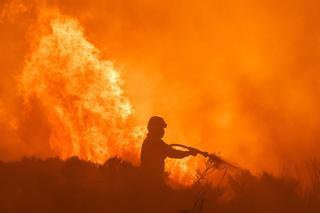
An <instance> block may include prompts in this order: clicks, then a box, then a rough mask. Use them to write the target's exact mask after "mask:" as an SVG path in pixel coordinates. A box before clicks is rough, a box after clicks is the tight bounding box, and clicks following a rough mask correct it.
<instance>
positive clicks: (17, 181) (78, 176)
mask: <svg viewBox="0 0 320 213" xmlns="http://www.w3.org/2000/svg"><path fill="white" fill-rule="evenodd" d="M314 174H318V176H317V175H315V178H314V181H315V182H314V183H313V190H311V191H309V192H308V193H306V192H304V193H302V191H301V187H300V186H299V184H298V183H297V182H295V181H293V180H290V179H288V178H278V177H273V176H271V175H269V174H267V173H263V174H262V175H261V176H254V175H252V174H250V173H249V172H243V173H241V174H238V175H236V176H232V177H231V176H229V177H226V180H225V181H226V183H227V185H228V188H222V187H219V188H216V187H210V186H208V185H203V184H194V185H192V186H190V187H185V188H179V189H173V188H170V187H168V186H151V185H150V184H148V181H147V178H146V177H143V175H141V174H140V173H139V169H138V168H136V167H134V166H132V165H131V164H130V163H128V162H125V161H122V160H121V159H118V158H111V159H109V160H108V161H107V162H106V163H105V164H104V165H96V164H92V163H89V162H86V161H82V160H79V159H78V158H76V157H74V158H70V159H68V160H67V161H62V160H60V159H58V158H51V159H46V160H40V159H35V158H28V159H27V158H26V159H23V160H21V161H18V162H7V163H5V162H0V184H1V186H0V212H1V213H6V212H46V213H50V212H59V213H60V212H68V213H72V212H77V213H82V212H218V213H229V212H246V213H251V212H259V213H260V212H266V213H273V212H276V213H278V212H279V213H285V212H290V213H296V212H301V213H305V212H320V188H319V182H320V176H319V173H317V172H316V171H315V172H314ZM317 181H318V182H317ZM201 209H202V210H201Z"/></svg>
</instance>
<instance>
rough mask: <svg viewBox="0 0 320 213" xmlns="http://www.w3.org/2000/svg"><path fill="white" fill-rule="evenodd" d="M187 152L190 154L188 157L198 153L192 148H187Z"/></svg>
mask: <svg viewBox="0 0 320 213" xmlns="http://www.w3.org/2000/svg"><path fill="white" fill-rule="evenodd" d="M189 152H190V155H192V156H196V155H197V154H198V153H199V151H198V150H197V149H195V148H192V147H189Z"/></svg>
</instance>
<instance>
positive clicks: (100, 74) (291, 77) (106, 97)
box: [0, 0, 320, 183]
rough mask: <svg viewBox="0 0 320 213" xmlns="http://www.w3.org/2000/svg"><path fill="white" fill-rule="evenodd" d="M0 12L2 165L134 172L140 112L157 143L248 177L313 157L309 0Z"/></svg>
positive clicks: (315, 41)
mask: <svg viewBox="0 0 320 213" xmlns="http://www.w3.org/2000/svg"><path fill="white" fill-rule="evenodd" d="M285 2H286V1H285ZM0 6H1V7H0V8H1V12H0V24H1V29H4V30H3V32H2V33H1V34H0V44H1V47H2V49H3V50H5V51H1V52H0V63H1V67H2V70H3V72H2V73H1V76H0V77H1V79H0V83H1V84H0V89H1V93H0V126H1V131H2V132H1V134H0V135H1V141H3V142H2V144H1V145H0V155H1V156H2V157H1V160H2V159H3V160H12V159H18V158H21V157H23V156H30V155H35V156H39V157H48V156H56V155H58V156H60V157H61V158H63V159H65V158H68V157H70V156H74V155H76V156H79V157H80V158H82V159H86V160H90V161H93V162H97V163H103V162H104V161H105V160H106V159H107V158H109V157H112V156H119V157H121V158H124V159H126V160H130V161H131V162H134V163H137V162H138V156H139V152H140V146H141V143H142V141H143V137H144V134H145V128H144V127H145V125H146V123H147V120H148V118H149V117H150V116H152V115H161V116H163V117H164V118H165V119H166V121H167V123H168V128H167V129H166V131H167V132H166V136H165V138H164V140H165V141H166V142H167V143H183V144H186V145H189V146H195V147H197V148H199V149H201V150H205V151H209V152H217V153H220V154H221V156H222V157H225V158H227V159H230V160H231V161H233V162H237V163H238V164H239V165H241V166H243V167H245V168H248V169H250V170H252V171H255V172H260V171H263V170H267V171H269V172H271V173H274V174H279V170H280V168H282V167H283V166H284V165H286V164H287V163H288V164H294V163H297V162H305V161H308V160H310V159H312V158H317V157H318V153H319V151H320V146H319V140H320V134H319V126H320V122H319V119H318V117H319V115H320V110H319V109H320V102H319V92H320V87H319V85H320V81H319V79H320V78H319V72H318V70H319V68H320V63H319V58H320V43H319V41H320V40H319V38H320V31H319V27H318V22H319V20H320V16H319V14H320V13H319V12H318V11H317V9H316V8H319V7H320V3H319V2H318V1H308V2H305V1H302V0H301V1H299V0H298V1H294V3H292V2H290V1H288V2H287V4H286V3H283V4H280V3H279V2H278V1H267V0H265V1H259V2H253V1H250V0H245V1H241V2H239V1H231V2H224V1H209V0H201V1H200V2H199V3H197V4H196V3H195V2H194V1H191V0H190V1H184V3H180V2H179V3H178V2H175V1H172V2H171V1H170V2H164V1H147V0H138V1H118V0H110V1H108V3H101V2H98V1H77V0H65V1H55V0H48V1H42V0H30V1H22V0H12V1H9V0H8V1H3V2H0ZM53 8H55V9H53ZM201 163H202V158H201V157H197V158H187V159H184V160H181V161H180V160H168V164H167V171H170V176H171V177H172V178H173V179H174V180H178V181H179V182H187V183H190V181H191V180H192V178H193V172H194V171H195V170H196V169H197V168H198V166H199V164H201Z"/></svg>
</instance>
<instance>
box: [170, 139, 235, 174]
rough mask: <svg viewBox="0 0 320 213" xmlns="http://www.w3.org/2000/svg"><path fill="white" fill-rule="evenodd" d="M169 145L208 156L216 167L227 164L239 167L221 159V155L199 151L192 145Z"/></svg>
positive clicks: (233, 167) (231, 166)
mask: <svg viewBox="0 0 320 213" xmlns="http://www.w3.org/2000/svg"><path fill="white" fill-rule="evenodd" d="M170 146H171V147H181V148H184V149H188V150H190V151H195V152H196V153H197V154H200V155H202V156H203V157H205V158H208V159H209V161H211V162H213V163H214V164H215V165H216V166H217V167H220V166H222V165H224V166H227V167H229V168H232V169H237V170H239V169H240V168H239V167H238V166H235V165H234V164H232V163H229V162H227V161H225V160H223V159H222V158H221V157H219V156H218V155H216V154H213V153H208V152H204V151H201V150H199V149H196V148H193V147H190V146H185V145H182V144H170Z"/></svg>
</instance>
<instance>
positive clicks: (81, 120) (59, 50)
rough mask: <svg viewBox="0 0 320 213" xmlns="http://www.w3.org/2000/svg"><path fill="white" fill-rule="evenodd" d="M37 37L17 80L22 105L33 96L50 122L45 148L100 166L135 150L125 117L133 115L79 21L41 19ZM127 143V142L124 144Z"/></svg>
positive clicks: (55, 16)
mask: <svg viewBox="0 0 320 213" xmlns="http://www.w3.org/2000/svg"><path fill="white" fill-rule="evenodd" d="M43 22H45V23H46V22H47V23H49V27H50V29H49V33H47V34H45V35H41V36H40V37H39V38H38V40H36V41H35V42H36V43H35V44H34V45H35V48H34V50H33V51H32V53H31V55H30V57H29V59H28V60H27V62H26V64H25V67H24V70H23V72H22V75H21V80H20V92H21V94H22V95H23V97H24V99H25V100H26V103H28V102H29V101H30V100H31V99H32V98H36V99H37V100H38V101H39V102H40V104H41V105H42V107H43V108H44V109H45V114H46V116H47V119H48V122H49V124H50V127H51V128H50V129H51V136H50V145H51V147H52V149H53V150H54V151H55V152H56V153H57V154H58V155H59V156H61V157H62V158H66V157H70V156H73V155H76V156H79V157H81V158H83V159H87V160H91V161H94V162H98V163H102V162H104V161H105V160H106V159H107V158H108V157H110V156H113V155H117V156H120V157H126V156H127V154H128V151H129V150H130V152H129V153H132V152H131V150H132V148H134V149H135V150H136V149H137V147H138V145H139V144H138V142H139V141H138V140H132V139H133V137H134V135H133V133H134V132H133V129H132V127H130V126H129V125H128V119H129V117H130V116H131V115H132V114H133V108H132V106H131V104H130V102H129V100H128V99H127V98H126V97H125V96H124V92H123V90H122V88H121V84H122V80H121V78H120V75H119V72H118V71H117V70H116V69H115V68H114V66H113V64H112V62H110V61H108V60H102V59H101V57H100V55H99V51H98V50H97V48H96V47H95V46H94V45H92V44H91V43H90V42H88V41H87V40H86V39H85V37H84V35H83V31H82V29H81V27H80V26H79V24H78V22H77V21H76V20H74V19H72V18H69V17H65V16H62V15H60V14H59V13H58V12H54V13H52V12H51V14H46V16H45V18H44V19H42V20H41V23H40V24H43ZM129 142H130V143H129Z"/></svg>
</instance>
